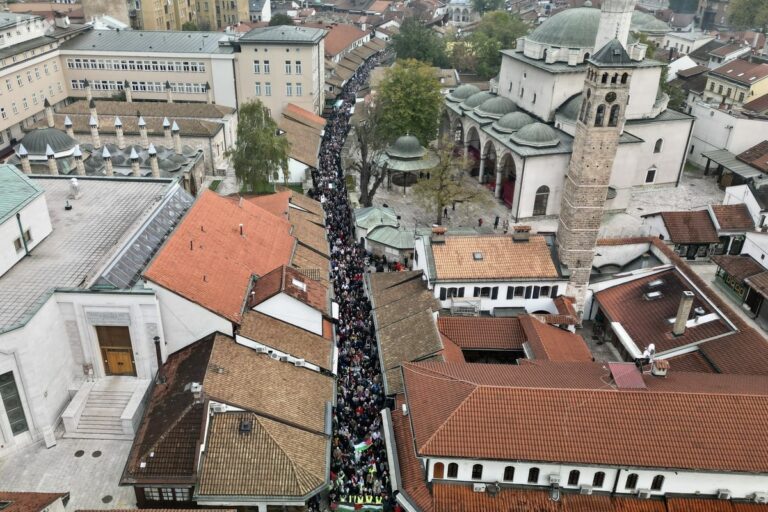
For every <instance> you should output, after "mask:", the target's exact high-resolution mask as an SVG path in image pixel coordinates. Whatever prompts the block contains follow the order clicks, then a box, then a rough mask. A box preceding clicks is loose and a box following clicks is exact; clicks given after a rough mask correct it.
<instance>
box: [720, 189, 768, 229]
mask: <svg viewBox="0 0 768 512" xmlns="http://www.w3.org/2000/svg"><path fill="white" fill-rule="evenodd" d="M723 204H743V205H745V206H746V207H747V209H748V210H749V214H750V215H751V216H752V220H753V221H755V226H756V227H757V228H758V229H759V228H761V227H763V226H766V222H767V221H768V219H766V217H768V215H766V214H765V213H763V210H762V209H761V208H760V204H758V202H757V199H755V196H754V195H753V194H752V191H751V190H749V187H748V186H747V185H736V186H733V187H726V189H725V197H724V198H723Z"/></svg>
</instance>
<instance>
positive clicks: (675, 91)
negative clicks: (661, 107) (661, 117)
mask: <svg viewBox="0 0 768 512" xmlns="http://www.w3.org/2000/svg"><path fill="white" fill-rule="evenodd" d="M668 72H669V66H666V65H665V66H663V67H662V68H661V76H660V77H659V87H660V88H661V92H663V93H665V94H667V96H669V102H668V103H667V107H668V108H671V109H674V110H680V109H681V108H682V107H683V103H685V91H683V90H682V89H681V88H679V87H676V86H675V85H673V84H672V82H667V73H668Z"/></svg>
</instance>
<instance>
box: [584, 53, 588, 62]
mask: <svg viewBox="0 0 768 512" xmlns="http://www.w3.org/2000/svg"><path fill="white" fill-rule="evenodd" d="M588 60H589V52H587V53H585V54H584V62H586V61H588Z"/></svg>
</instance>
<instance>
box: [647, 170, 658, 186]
mask: <svg viewBox="0 0 768 512" xmlns="http://www.w3.org/2000/svg"><path fill="white" fill-rule="evenodd" d="M655 179H656V169H648V172H647V173H646V174H645V182H646V183H653V182H654V180H655Z"/></svg>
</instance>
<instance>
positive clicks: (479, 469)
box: [472, 464, 483, 480]
mask: <svg viewBox="0 0 768 512" xmlns="http://www.w3.org/2000/svg"><path fill="white" fill-rule="evenodd" d="M481 478H483V465H482V464H475V465H474V466H472V480H480V479H481Z"/></svg>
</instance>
